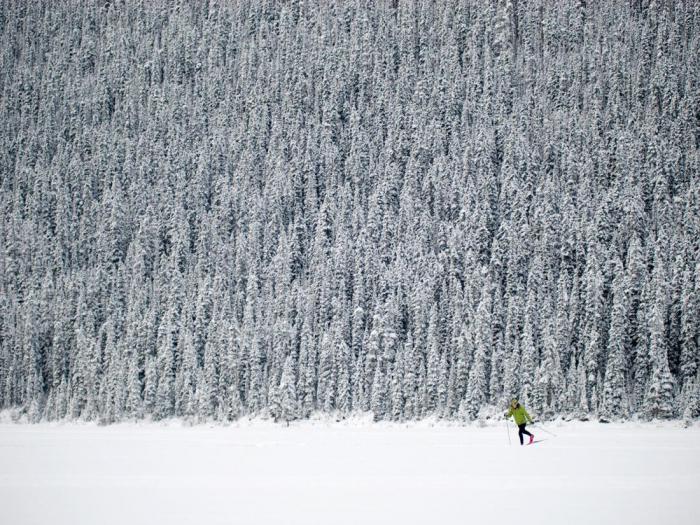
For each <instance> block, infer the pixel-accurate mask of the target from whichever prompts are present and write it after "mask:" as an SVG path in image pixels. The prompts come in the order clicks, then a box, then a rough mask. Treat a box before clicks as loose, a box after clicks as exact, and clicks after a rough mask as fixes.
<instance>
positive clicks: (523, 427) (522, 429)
mask: <svg viewBox="0 0 700 525" xmlns="http://www.w3.org/2000/svg"><path fill="white" fill-rule="evenodd" d="M520 433H521V434H525V435H527V436H532V434H530V433H529V432H528V431H527V430H525V425H523V426H522V427H520Z"/></svg>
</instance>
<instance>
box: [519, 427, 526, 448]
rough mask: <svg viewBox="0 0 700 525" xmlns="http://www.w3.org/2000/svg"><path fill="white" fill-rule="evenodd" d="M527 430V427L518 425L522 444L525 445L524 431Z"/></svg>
mask: <svg viewBox="0 0 700 525" xmlns="http://www.w3.org/2000/svg"><path fill="white" fill-rule="evenodd" d="M524 430H525V425H518V437H519V438H520V444H521V445H522V444H523V431H524Z"/></svg>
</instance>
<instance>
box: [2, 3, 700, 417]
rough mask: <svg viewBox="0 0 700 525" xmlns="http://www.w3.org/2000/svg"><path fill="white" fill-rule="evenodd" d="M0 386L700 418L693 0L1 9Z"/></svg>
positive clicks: (12, 396) (371, 407) (54, 411)
mask: <svg viewBox="0 0 700 525" xmlns="http://www.w3.org/2000/svg"><path fill="white" fill-rule="evenodd" d="M0 42H1V44H0V204H1V206H0V210H1V213H2V221H0V269H1V270H2V271H1V272H0V408H4V409H15V410H18V413H19V414H21V415H22V416H23V417H25V418H26V419H28V420H31V421H38V420H42V419H63V418H76V419H82V420H97V421H102V422H114V421H120V420H125V419H143V418H147V419H155V420H158V419H163V418H168V417H183V418H189V419H193V420H221V421H227V420H233V419H236V418H238V417H241V416H244V415H253V416H270V417H273V418H275V419H278V420H280V419H281V420H287V421H289V420H293V419H297V418H306V417H309V416H310V415H311V414H313V413H316V412H322V413H326V414H331V415H335V416H338V417H345V416H347V415H349V414H352V413H356V412H366V411H369V412H371V413H373V414H374V417H375V419H377V420H396V421H404V420H413V419H418V418H424V417H437V418H445V419H460V420H473V419H476V418H483V417H489V416H490V415H492V414H495V413H500V412H502V409H503V407H504V406H505V404H506V403H507V401H508V400H509V399H510V398H512V397H518V398H519V399H521V401H522V402H524V403H525V404H526V405H527V406H528V408H529V409H530V412H531V413H534V414H536V415H537V416H538V417H555V416H564V417H579V418H588V417H598V418H600V419H606V420H611V419H626V418H631V417H641V418H674V417H685V418H688V419H692V418H695V417H697V416H698V415H700V378H699V376H698V361H699V359H700V354H699V352H700V351H699V349H698V337H699V326H698V324H699V314H700V213H699V211H700V180H699V178H700V175H699V168H700V154H699V145H700V85H699V84H700V4H698V3H697V2H695V1H692V0H686V1H681V0H658V1H657V0H630V1H627V2H617V1H612V0H610V1H603V2H587V1H585V0H578V1H572V2H557V1H554V0H528V1H524V0H489V1H482V0H445V1H441V2H430V1H428V0H406V1H403V0H402V1H380V2H367V1H365V0H350V1H347V2H326V1H323V0H296V1H285V2H282V1H276V0H264V1H258V0H237V1H216V0H208V1H206V0H205V1H201V2H180V1H170V0H154V1H145V0H123V1H109V0H101V1H92V0H82V1H78V0H69V1H66V2H49V1H37V2H24V1H20V0H2V7H1V8H0Z"/></svg>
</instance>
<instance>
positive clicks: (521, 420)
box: [506, 399, 535, 445]
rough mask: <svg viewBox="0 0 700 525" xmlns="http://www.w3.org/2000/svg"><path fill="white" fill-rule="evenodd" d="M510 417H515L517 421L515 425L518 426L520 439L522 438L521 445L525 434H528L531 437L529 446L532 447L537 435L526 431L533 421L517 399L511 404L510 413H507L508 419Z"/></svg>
mask: <svg viewBox="0 0 700 525" xmlns="http://www.w3.org/2000/svg"><path fill="white" fill-rule="evenodd" d="M510 416H513V419H515V424H516V425H518V437H519V438H520V444H521V445H522V444H523V434H527V435H528V436H530V442H529V443H528V445H531V444H532V441H533V440H534V439H535V435H534V434H531V433H530V432H528V431H527V430H525V424H526V423H530V424H532V423H533V421H532V418H531V417H530V414H528V413H527V410H525V407H524V406H522V405H521V404H520V403H518V400H517V399H513V400H512V401H511V402H510V409H509V410H508V412H506V417H510Z"/></svg>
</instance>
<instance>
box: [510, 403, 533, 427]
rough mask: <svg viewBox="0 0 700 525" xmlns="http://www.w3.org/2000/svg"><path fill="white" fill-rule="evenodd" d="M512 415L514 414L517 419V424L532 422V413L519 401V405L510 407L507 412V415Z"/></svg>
mask: <svg viewBox="0 0 700 525" xmlns="http://www.w3.org/2000/svg"><path fill="white" fill-rule="evenodd" d="M510 416H513V419H515V424H516V425H524V424H525V423H532V418H531V417H530V414H528V413H527V410H525V407H524V406H522V405H521V404H519V403H518V406H516V407H515V408H513V407H510V409H509V410H508V412H507V413H506V417H510Z"/></svg>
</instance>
